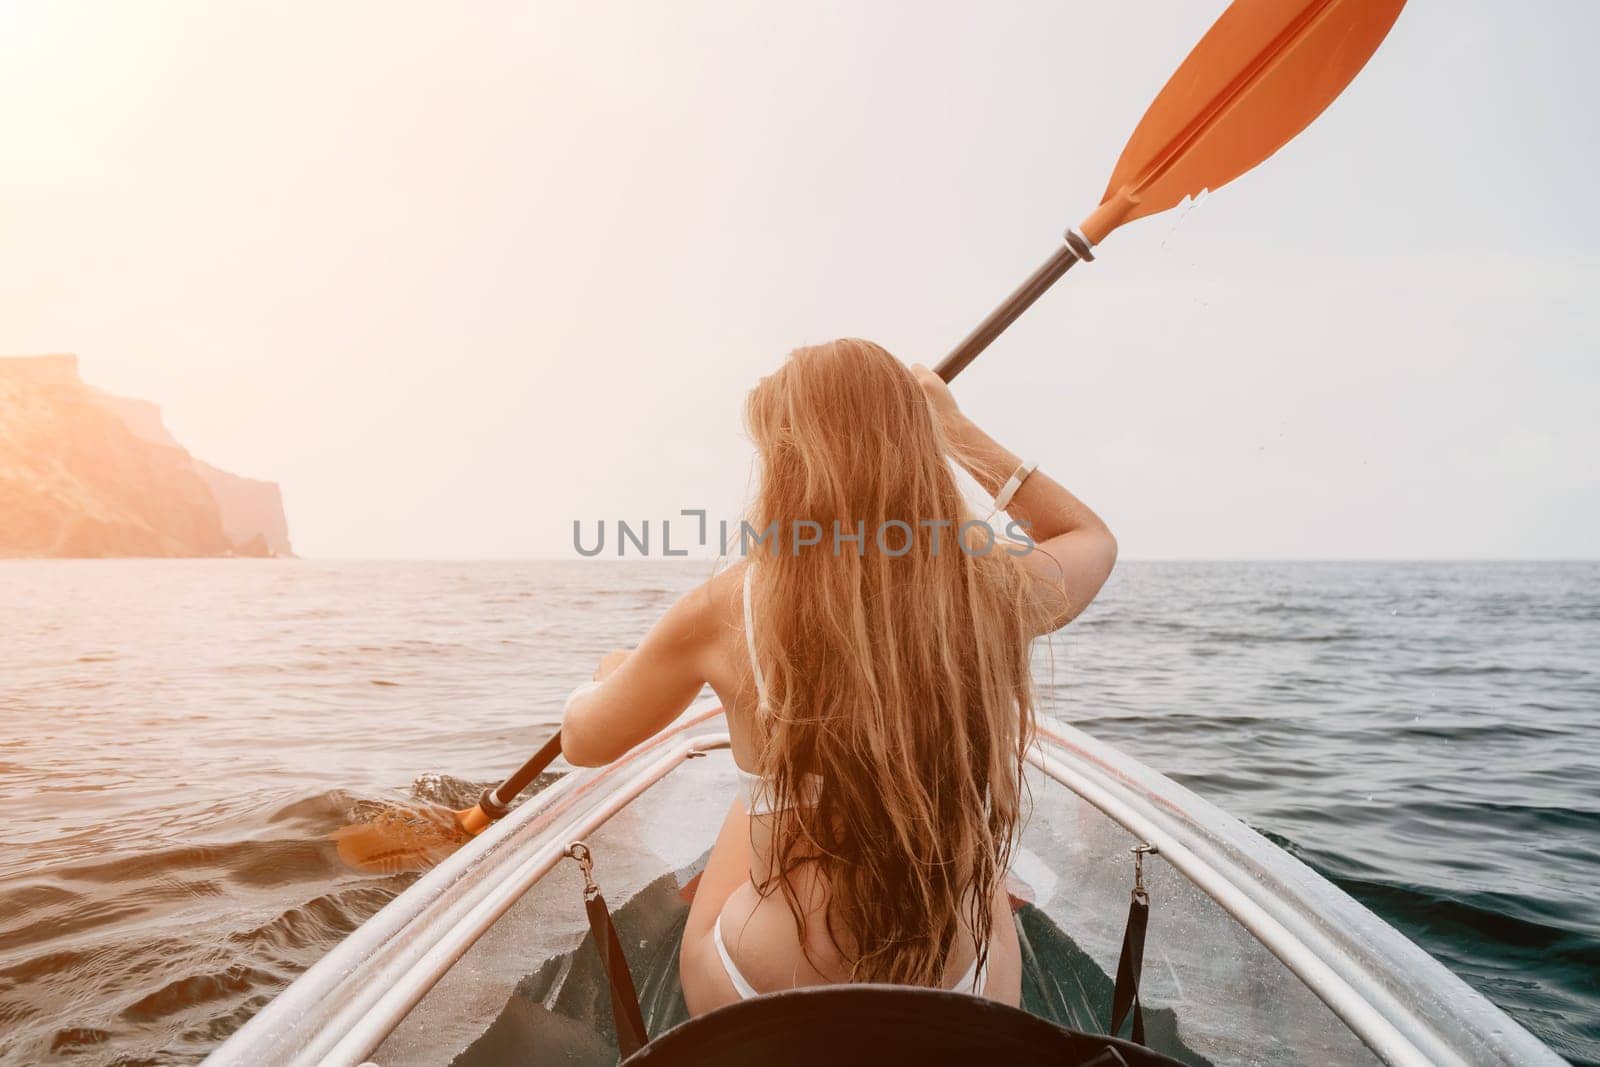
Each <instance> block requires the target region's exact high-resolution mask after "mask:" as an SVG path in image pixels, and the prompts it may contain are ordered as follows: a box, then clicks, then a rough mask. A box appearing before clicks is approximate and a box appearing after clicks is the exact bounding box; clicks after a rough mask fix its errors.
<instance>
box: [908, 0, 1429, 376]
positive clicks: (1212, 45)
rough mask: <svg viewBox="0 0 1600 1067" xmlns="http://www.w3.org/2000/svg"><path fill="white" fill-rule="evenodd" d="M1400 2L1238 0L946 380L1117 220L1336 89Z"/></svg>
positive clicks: (1151, 207)
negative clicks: (1100, 187) (1081, 215)
mask: <svg viewBox="0 0 1600 1067" xmlns="http://www.w3.org/2000/svg"><path fill="white" fill-rule="evenodd" d="M1404 6H1405V0H1234V2H1233V3H1232V4H1231V5H1229V7H1228V9H1227V10H1226V11H1224V12H1223V13H1222V17H1221V18H1219V19H1217V21H1216V23H1215V24H1214V25H1213V26H1212V27H1211V29H1210V30H1208V31H1207V32H1206V35H1205V36H1204V37H1202V38H1200V43H1199V44H1197V45H1195V46H1194V51H1192V52H1190V53H1189V56H1188V58H1187V59H1185V60H1184V61H1183V64H1182V65H1181V66H1180V67H1179V68H1178V70H1177V72H1176V73H1174V74H1173V75H1172V77H1171V78H1170V79H1168V81H1167V84H1166V86H1165V87H1164V88H1163V89H1162V90H1161V92H1160V93H1159V94H1157V96H1156V98H1155V102H1154V103H1152V104H1151V105H1150V109H1149V110H1148V111H1146V112H1145V113H1144V118H1142V119H1140V120H1139V126H1138V128H1137V129H1135V130H1134V131H1133V136H1132V137H1130V138H1128V144H1127V146H1126V147H1125V148H1123V150H1122V158H1120V159H1118V160H1117V166H1116V169H1114V170H1113V171H1112V172H1111V181H1110V182H1109V183H1108V184H1107V185H1106V191H1105V195H1104V196H1103V197H1102V198H1101V200H1100V206H1099V207H1097V208H1095V210H1094V211H1093V212H1092V213H1090V215H1089V217H1088V218H1086V219H1084V220H1083V222H1082V223H1081V224H1080V225H1079V227H1078V230H1077V231H1076V232H1075V231H1072V230H1068V231H1067V233H1066V235H1065V244H1064V245H1063V246H1062V247H1061V249H1060V250H1059V251H1057V252H1056V254H1055V255H1053V256H1051V257H1050V258H1049V259H1048V260H1046V261H1045V263H1044V265H1043V266H1041V267H1040V268H1039V269H1038V270H1036V271H1034V272H1033V274H1032V275H1031V276H1030V277H1029V278H1028V280H1027V281H1025V282H1023V283H1022V285H1021V286H1020V287H1019V288H1018V289H1017V290H1016V292H1014V293H1012V294H1011V296H1010V297H1008V298H1007V299H1006V302H1005V303H1003V304H1001V305H1000V306H999V307H998V308H996V309H995V310H994V312H993V313H992V314H990V316H989V317H988V318H986V319H984V320H983V322H982V323H981V324H979V326H978V328H977V329H975V330H973V331H972V333H971V334H969V335H968V336H967V338H966V340H964V341H962V342H961V343H960V344H959V345H957V346H956V348H955V350H954V351H952V352H951V353H950V354H949V355H948V356H946V357H945V358H944V359H943V360H942V361H941V362H940V363H939V365H938V366H937V367H935V368H934V370H935V371H937V372H938V374H939V377H941V378H943V379H944V380H945V381H947V382H948V381H950V380H951V379H953V378H954V377H955V376H956V375H957V374H960V373H961V370H962V368H964V367H965V366H966V365H967V364H968V363H971V362H972V361H973V360H974V359H976V358H978V353H980V352H982V351H983V350H984V349H985V348H987V347H989V344H990V342H992V341H993V340H994V339H995V338H996V337H999V336H1000V334H1001V333H1002V332H1003V331H1004V330H1005V328H1006V327H1007V326H1010V325H1011V323H1012V322H1013V321H1015V320H1016V318H1017V316H1019V315H1021V314H1022V313H1023V312H1024V311H1026V310H1027V308H1028V306H1029V305H1030V304H1032V303H1033V302H1034V301H1035V300H1037V299H1039V297H1040V296H1042V295H1043V294H1044V292H1045V290H1047V289H1049V288H1050V286H1052V285H1054V284H1055V282H1056V280H1057V279H1058V278H1060V277H1061V276H1062V275H1063V274H1065V273H1066V272H1067V270H1068V269H1069V268H1071V266H1072V265H1073V264H1074V263H1076V262H1078V260H1080V259H1093V258H1094V254H1093V253H1092V252H1091V251H1090V249H1091V248H1092V247H1093V246H1094V245H1097V244H1099V243H1100V242H1101V241H1104V240H1105V239H1106V237H1107V236H1108V235H1109V234H1110V233H1111V231H1112V230H1115V229H1116V228H1117V227H1118V226H1121V225H1123V224H1124V223H1127V222H1132V221H1133V220H1134V219H1142V218H1144V217H1145V216H1146V215H1154V214H1156V213H1157V212H1160V211H1165V210H1167V209H1168V208H1170V207H1173V206H1174V205H1176V204H1178V203H1179V202H1181V201H1182V200H1183V199H1184V198H1185V197H1193V196H1198V195H1199V194H1200V193H1201V192H1203V191H1205V190H1207V189H1218V188H1221V187H1222V186H1223V185H1226V184H1227V183H1228V182H1230V181H1232V180H1233V179H1235V178H1237V177H1238V176H1239V175H1241V174H1243V173H1244V172H1245V171H1247V170H1249V169H1250V168H1251V167H1253V166H1255V165H1256V164H1257V163H1260V162H1261V161H1262V160H1264V159H1266V158H1267V157H1268V156H1270V155H1272V153H1274V152H1276V151H1277V150H1278V149H1279V148H1282V147H1283V146H1284V145H1285V144H1287V143H1288V142H1289V140H1290V139H1292V138H1293V137H1294V135H1295V134H1297V133H1299V132H1300V131H1301V130H1303V129H1305V128H1306V127H1307V126H1308V125H1310V123H1311V120H1312V119H1314V118H1316V117H1317V116H1318V115H1320V114H1322V111H1323V109H1324V108H1326V107H1327V106H1328V105H1329V104H1331V103H1333V100H1334V97H1336V96H1338V95H1339V94H1340V93H1341V92H1343V91H1344V87H1345V86H1346V85H1349V84H1350V80H1351V79H1352V78H1354V77H1355V76H1356V73H1357V72H1358V71H1360V70H1361V68H1362V67H1363V66H1365V65H1366V62H1367V60H1368V59H1370V58H1371V57H1372V53H1373V52H1375V51H1377V50H1378V45H1379V44H1381V43H1382V42H1383V38H1384V37H1385V35H1387V34H1388V32H1389V27H1391V26H1393V25H1394V20H1395V19H1396V18H1398V17H1399V15H1400V9H1401V8H1402V7H1404Z"/></svg>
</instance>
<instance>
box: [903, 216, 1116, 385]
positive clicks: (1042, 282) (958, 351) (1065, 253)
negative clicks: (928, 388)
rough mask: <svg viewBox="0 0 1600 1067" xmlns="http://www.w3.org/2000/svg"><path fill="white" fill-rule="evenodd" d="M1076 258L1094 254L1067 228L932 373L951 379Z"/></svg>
mask: <svg viewBox="0 0 1600 1067" xmlns="http://www.w3.org/2000/svg"><path fill="white" fill-rule="evenodd" d="M1080 259H1082V260H1092V259H1094V253H1093V252H1092V251H1090V246H1089V242H1088V241H1086V240H1084V239H1083V238H1082V237H1080V236H1078V235H1077V234H1076V233H1074V232H1072V231H1071V230H1068V231H1067V232H1066V234H1065V236H1064V238H1063V243H1062V245H1061V247H1060V248H1059V249H1057V250H1056V254H1055V255H1053V256H1051V257H1050V258H1049V259H1047V260H1045V261H1044V263H1043V264H1041V265H1040V267H1039V269H1038V270H1036V271H1034V272H1033V273H1032V274H1030V275H1029V276H1028V280H1027V281H1025V282H1023V283H1022V284H1021V285H1020V286H1018V287H1017V290H1016V292H1014V293H1012V294H1011V295H1010V296H1008V297H1006V300H1005V303H1003V304H1001V305H1000V306H999V307H997V308H995V309H994V310H993V311H991V312H990V313H989V317H988V318H986V319H984V320H983V321H982V322H980V323H978V328H977V329H975V330H973V331H972V332H971V333H969V334H967V337H966V340H964V341H962V342H961V343H960V344H959V345H956V347H955V349H954V350H953V351H952V352H951V353H950V354H949V355H948V356H945V357H944V359H942V360H940V361H939V365H938V366H937V367H935V368H933V371H934V373H935V374H937V375H938V376H939V377H941V378H943V379H944V380H945V381H947V382H949V381H952V380H954V378H955V376H956V375H958V374H960V373H961V372H962V371H963V370H964V369H966V366H967V364H968V363H971V362H972V361H973V360H975V359H977V358H978V354H979V353H980V352H982V351H983V350H984V349H985V348H988V347H989V345H990V344H992V343H993V342H994V339H995V338H996V337H999V336H1000V335H1001V334H1002V333H1004V332H1005V330H1006V327H1007V326H1010V325H1011V324H1012V323H1013V322H1016V321H1017V317H1018V316H1019V315H1021V314H1022V313H1023V312H1024V311H1027V310H1028V308H1029V306H1030V305H1031V304H1032V303H1033V302H1034V301H1035V300H1037V299H1039V298H1040V297H1041V296H1043V295H1044V294H1045V291H1046V290H1047V289H1049V288H1050V287H1051V286H1052V285H1054V284H1055V283H1056V282H1057V280H1059V279H1060V277H1061V276H1062V275H1063V274H1065V273H1067V271H1069V270H1071V269H1072V265H1073V264H1074V263H1076V262H1078V260H1080Z"/></svg>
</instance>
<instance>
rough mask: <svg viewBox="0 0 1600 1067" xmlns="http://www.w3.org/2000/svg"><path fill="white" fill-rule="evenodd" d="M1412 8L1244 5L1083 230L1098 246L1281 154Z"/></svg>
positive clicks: (1187, 65) (1149, 128)
mask: <svg viewBox="0 0 1600 1067" xmlns="http://www.w3.org/2000/svg"><path fill="white" fill-rule="evenodd" d="M1404 6H1405V0H1234V3H1233V4H1232V5H1230V6H1229V8H1228V9H1227V10H1226V11H1224V12H1223V13H1222V17H1221V18H1219V19H1217V21H1216V23H1215V25H1213V26H1212V27H1211V29H1210V30H1208V31H1207V32H1206V35H1205V36H1204V37H1202V38H1201V39H1200V43H1199V44H1197V45H1195V47H1194V51H1192V52H1190V53H1189V57H1188V58H1187V59H1185V60H1184V61H1183V65H1182V66H1180V67H1179V68H1178V69H1177V72H1176V73H1174V74H1173V75H1172V78H1171V79H1170V80H1169V81H1168V82H1167V84H1166V86H1165V87H1164V88H1163V89H1162V90H1161V92H1160V93H1159V94H1158V95H1157V96H1156V98H1155V102H1154V103H1152V104H1151V105H1150V109H1149V110H1148V111H1146V112H1145V114H1144V118H1143V119H1141V120H1140V121H1139V127H1138V129H1136V130H1134V131H1133V136H1132V137H1131V138H1130V139H1129V140H1128V144H1127V147H1126V148H1124V149H1123V150H1122V158H1121V159H1119V160H1117V166H1116V169H1115V170H1113V171H1112V173H1111V182H1110V184H1109V185H1107V186H1106V193H1105V197H1104V198H1103V199H1102V200H1101V202H1100V206H1099V207H1098V208H1096V209H1095V211H1094V213H1093V214H1091V215H1090V216H1089V217H1088V218H1087V219H1085V220H1084V221H1083V224H1082V225H1081V226H1080V227H1079V229H1080V230H1081V231H1082V232H1083V235H1084V236H1085V237H1087V238H1088V239H1089V240H1090V242H1091V243H1094V244H1099V243H1100V242H1101V241H1102V240H1104V239H1105V237H1106V235H1107V234H1109V233H1110V232H1111V231H1112V230H1114V229H1116V228H1117V227H1118V226H1121V225H1122V224H1123V223H1125V222H1131V221H1133V220H1134V219H1138V218H1143V217H1144V216H1146V215H1153V214H1155V213H1156V212H1158V211H1165V210H1167V208H1169V207H1172V206H1173V205H1175V204H1177V203H1178V202H1179V201H1181V200H1182V199H1183V198H1184V197H1186V196H1196V195H1198V194H1199V193H1200V192H1201V191H1203V190H1206V189H1217V188H1220V187H1221V186H1223V185H1225V184H1226V183H1228V182H1230V181H1232V180H1233V179H1235V178H1237V177H1238V176H1239V175H1241V174H1243V173H1244V172H1245V171H1247V170H1249V169H1250V168H1251V167H1253V166H1255V165H1256V164H1257V163H1260V162H1261V161H1262V160H1264V159H1266V158H1267V157H1268V156H1270V155H1272V153H1274V152H1276V151H1277V150H1278V149H1279V148H1281V147H1282V146H1283V145H1284V143H1285V142H1287V141H1288V140H1289V139H1290V138H1292V137H1294V135H1295V134H1297V133H1299V132H1300V131H1301V130H1303V129H1305V128H1306V126H1308V125H1309V124H1310V123H1311V120H1312V119H1314V118H1316V117H1317V116H1318V115H1320V114H1322V111H1323V109H1324V108H1326V107H1327V106H1328V105H1329V104H1331V103H1332V102H1333V99H1334V97H1336V96H1338V95H1339V94H1340V93H1341V92H1343V91H1344V87H1345V86H1346V85H1349V84H1350V80H1351V79H1352V78H1354V77H1355V76H1356V73H1357V72H1358V71H1360V70H1361V68H1362V67H1363V66H1365V65H1366V62H1367V60H1368V59H1370V58H1371V56H1372V53H1373V52H1375V51H1377V49H1378V45H1379V44H1380V43H1382V41H1383V39H1384V37H1385V36H1386V35H1387V34H1388V32H1389V27H1391V26H1393V25H1394V20H1395V19H1396V18H1398V17H1399V15H1400V9H1401V8H1402V7H1404Z"/></svg>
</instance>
